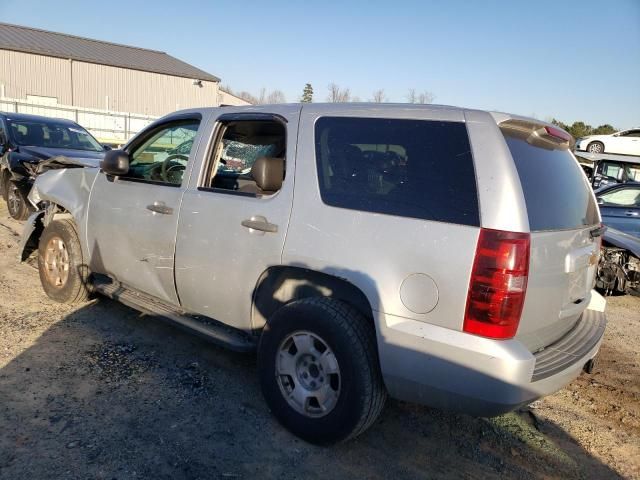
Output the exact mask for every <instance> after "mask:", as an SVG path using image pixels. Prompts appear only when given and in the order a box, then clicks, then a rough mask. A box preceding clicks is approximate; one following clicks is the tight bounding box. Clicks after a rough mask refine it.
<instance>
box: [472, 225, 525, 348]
mask: <svg viewBox="0 0 640 480" xmlns="http://www.w3.org/2000/svg"><path fill="white" fill-rule="evenodd" d="M529 248H530V239H529V234H528V233H516V232H503V231H500V230H488V229H482V230H480V238H478V247H477V249H476V258H475V261H474V263H473V271H472V272H471V281H470V282H469V296H468V298H467V310H466V312H465V315H464V327H463V329H464V331H465V332H468V333H473V334H476V335H482V336H483V337H490V338H500V339H506V338H512V337H513V336H514V335H515V334H516V330H517V329H518V324H519V323H520V315H521V314H522V305H523V304H524V296H525V293H526V291H527V278H528V276H529Z"/></svg>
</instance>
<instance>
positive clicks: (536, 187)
mask: <svg viewBox="0 0 640 480" xmlns="http://www.w3.org/2000/svg"><path fill="white" fill-rule="evenodd" d="M500 128H501V131H502V133H503V135H504V139H505V141H506V143H507V146H508V147H509V150H510V152H511V156H512V157H513V160H514V164H515V166H516V170H517V172H518V176H519V178H520V183H521V185H522V191H523V194H524V198H525V202H526V208H527V215H528V219H529V228H530V231H531V254H530V265H529V279H528V285H527V293H526V297H525V304H524V309H523V312H522V317H521V320H520V325H519V328H518V332H517V335H516V338H518V339H519V340H521V341H522V342H523V343H524V344H525V345H527V346H528V347H529V348H530V349H531V350H532V351H536V350H539V349H541V348H543V347H545V346H547V345H549V344H551V343H553V342H554V341H556V340H558V339H559V338H560V337H562V336H563V335H564V334H565V333H566V332H567V331H569V330H570V329H571V328H572V327H573V326H574V325H575V323H576V322H577V320H578V319H579V318H580V315H581V314H582V312H583V311H584V310H585V308H586V306H587V305H588V303H589V300H590V298H591V289H592V287H593V285H594V278H595V273H596V266H597V259H598V251H599V244H598V242H597V240H596V239H594V238H592V235H591V232H592V231H595V230H596V229H597V227H598V226H599V223H600V218H599V214H598V208H597V205H596V201H595V197H594V195H593V192H592V190H591V187H590V185H589V182H588V180H587V178H586V176H585V175H584V172H583V171H582V169H581V168H580V165H579V164H578V162H577V160H576V159H575V157H574V156H573V154H572V153H571V152H570V151H569V150H568V148H567V147H568V145H566V144H565V143H557V144H556V143H554V142H553V141H550V140H548V139H545V137H544V135H542V136H541V135H540V133H539V132H540V125H532V126H531V129H530V130H529V129H524V128H523V127H522V124H517V125H514V124H510V123H509V122H508V121H507V122H503V123H502V124H500ZM541 131H542V132H545V130H544V126H542V130H541Z"/></svg>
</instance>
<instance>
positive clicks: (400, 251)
mask: <svg viewBox="0 0 640 480" xmlns="http://www.w3.org/2000/svg"><path fill="white" fill-rule="evenodd" d="M321 116H351V117H368V118H410V119H424V120H442V121H459V122H464V115H463V113H462V111H461V110H459V109H447V108H439V107H422V108H402V107H398V108H397V109H389V108H385V109H376V108H375V107H368V106H366V107H365V106H362V107H360V108H358V107H355V106H349V108H348V109H344V110H340V108H339V107H333V108H332V107H330V106H315V105H312V106H305V107H304V108H303V110H302V115H301V123H300V131H299V141H298V154H297V161H296V182H295V190H294V205H293V210H292V216H291V222H290V227H289V231H288V234H287V238H286V243H285V247H284V253H283V263H284V264H287V265H296V266H300V267H306V268H310V269H313V270H317V271H321V272H324V273H327V274H331V275H334V276H337V277H340V278H344V279H347V280H348V281H350V282H351V283H353V284H354V285H356V286H357V287H359V288H360V289H361V290H362V291H363V292H364V294H365V295H366V296H367V298H368V300H369V303H370V304H371V306H372V308H373V309H374V310H375V311H379V312H384V313H387V314H392V315H396V316H399V317H406V318H412V319H417V320H420V321H424V322H429V323H432V324H435V325H441V326H445V327H448V328H454V329H460V328H461V327H462V322H463V317H464V310H465V305H466V297H467V287H468V284H469V276H470V272H471V266H472V263H473V258H474V254H475V245H476V242H477V238H478V233H479V228H477V227H469V226H462V225H453V224H449V223H442V222H435V221H425V220H418V219H411V218H403V217H397V216H390V215H384V214H377V213H369V212H362V211H357V210H349V209H343V208H337V207H332V206H328V205H325V204H324V203H323V202H322V199H321V196H320V191H319V183H318V174H317V169H316V158H315V157H316V155H315V136H314V124H315V121H316V120H317V119H318V118H319V117H321ZM413 274H424V275H428V276H429V277H431V279H432V280H433V282H434V283H435V285H436V289H437V291H436V292H435V295H436V297H437V303H436V305H435V307H433V309H432V310H430V311H428V312H426V313H415V312H412V311H411V310H409V309H408V308H407V307H406V306H405V305H404V303H403V301H402V299H401V297H400V288H401V285H402V284H403V281H405V279H407V277H409V276H411V275H413ZM418 294H419V293H418ZM424 294H425V295H434V292H433V290H430V291H426V292H424Z"/></svg>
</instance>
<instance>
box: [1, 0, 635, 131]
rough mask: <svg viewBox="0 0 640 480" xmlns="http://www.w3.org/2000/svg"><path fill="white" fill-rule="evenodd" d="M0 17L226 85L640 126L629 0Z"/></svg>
mask: <svg viewBox="0 0 640 480" xmlns="http://www.w3.org/2000/svg"><path fill="white" fill-rule="evenodd" d="M0 21H2V22H6V23H14V24H18V25H26V26H31V27H35V28H42V29H45V30H52V31H57V32H64V33H70V34H74V35H79V36H85V37H90V38H95V39H99V40H106V41H112V42H117V43H123V44H127V45H134V46H138V47H144V48H151V49H155V50H161V51H165V52H167V53H169V54H170V55H173V56H174V57H177V58H179V59H181V60H183V61H186V62H187V63H190V64H192V65H195V66H197V67H199V68H201V69H203V70H205V71H207V72H209V73H212V74H214V75H216V76H218V77H220V78H222V83H223V85H228V86H230V87H231V88H233V89H234V90H235V91H241V90H246V91H249V92H252V93H253V94H258V93H259V92H260V90H261V89H262V88H266V89H267V91H269V90H273V89H279V90H281V91H283V92H284V94H285V96H286V98H287V100H288V101H291V102H294V101H298V100H299V98H300V95H301V94H302V89H303V88H304V85H305V83H307V82H309V83H311V84H312V86H313V88H314V101H326V99H327V95H328V88H327V87H328V85H329V84H330V83H336V84H338V85H339V86H341V87H344V88H349V89H350V90H351V93H352V95H353V96H357V97H359V98H360V99H361V100H362V101H367V100H370V99H372V98H373V92H374V91H376V90H379V89H384V92H385V96H386V98H387V100H388V101H392V102H404V101H406V97H407V92H408V90H409V89H410V88H414V89H416V91H418V92H422V91H428V92H431V93H432V94H433V95H434V97H435V100H434V103H438V104H445V105H456V106H461V107H468V108H480V109H489V110H498V111H505V112H509V113H517V114H521V115H528V116H534V117H537V118H540V119H546V120H548V119H550V118H552V117H554V118H557V119H558V120H561V121H563V122H565V123H572V122H573V121H576V120H581V121H584V122H586V123H588V124H591V125H593V126H597V125H601V124H604V123H609V124H612V125H613V126H615V127H617V128H620V129H623V128H630V127H634V126H640V0H607V1H602V0H599V1H595V0H581V1H569V0H567V1H558V0H528V1H525V0H511V1H506V0H504V1H503V0H483V1H474V0H467V1H462V0H442V1H439V0H422V1H420V0H418V1H409V0H407V1H403V0H396V1H393V2H390V1H388V0H387V1H378V0H367V1H349V0H342V1H334V0H323V1H322V2H317V3H316V2H314V3H312V2H304V1H280V0H269V1H268V2H267V1H252V0H244V1H238V0H235V1H206V0H200V1H193V0H180V1H176V0H173V1H170V2H169V1H162V0H156V1H155V2H149V1H147V2H143V1H139V0H126V1H123V0H109V1H108V2H107V1H94V2H91V1H87V0H82V1H77V0H60V1H56V2H52V1H42V0H0Z"/></svg>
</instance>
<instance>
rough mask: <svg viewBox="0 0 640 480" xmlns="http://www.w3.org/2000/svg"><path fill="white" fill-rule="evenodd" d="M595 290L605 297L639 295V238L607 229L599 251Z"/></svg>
mask: <svg viewBox="0 0 640 480" xmlns="http://www.w3.org/2000/svg"><path fill="white" fill-rule="evenodd" d="M596 288H598V289H599V290H601V291H602V292H603V293H604V294H605V295H613V294H615V293H622V294H624V293H631V294H635V295H640V238H638V237H634V236H633V235H629V234H627V233H624V232H621V231H619V230H615V229H613V228H608V229H607V231H606V232H605V234H604V237H603V241H602V248H601V251H600V262H599V263H598V275H597V279H596Z"/></svg>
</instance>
